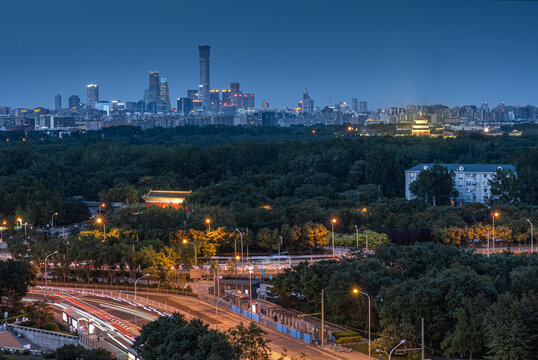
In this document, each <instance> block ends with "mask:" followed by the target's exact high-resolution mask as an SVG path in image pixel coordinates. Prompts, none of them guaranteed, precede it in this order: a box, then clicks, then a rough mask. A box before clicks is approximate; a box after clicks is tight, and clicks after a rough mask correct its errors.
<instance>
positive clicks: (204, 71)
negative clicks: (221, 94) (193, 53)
mask: <svg viewBox="0 0 538 360" xmlns="http://www.w3.org/2000/svg"><path fill="white" fill-rule="evenodd" d="M209 50H210V47H209V46H208V45H202V46H199V47H198V51H199V53H200V86H199V92H198V97H199V98H200V99H201V100H202V108H203V109H207V108H208V107H209V105H210V100H209V90H210V89H211V87H210V76H209Z"/></svg>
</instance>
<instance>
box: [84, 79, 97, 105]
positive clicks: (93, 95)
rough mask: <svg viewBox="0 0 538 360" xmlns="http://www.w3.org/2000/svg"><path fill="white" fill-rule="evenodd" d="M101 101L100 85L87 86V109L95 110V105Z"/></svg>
mask: <svg viewBox="0 0 538 360" xmlns="http://www.w3.org/2000/svg"><path fill="white" fill-rule="evenodd" d="M98 101H99V85H95V84H88V85H86V107H87V108H88V109H95V104H97V102H98Z"/></svg>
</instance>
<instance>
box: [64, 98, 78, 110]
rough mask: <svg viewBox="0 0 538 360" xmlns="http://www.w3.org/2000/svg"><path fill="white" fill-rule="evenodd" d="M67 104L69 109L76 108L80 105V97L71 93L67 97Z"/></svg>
mask: <svg viewBox="0 0 538 360" xmlns="http://www.w3.org/2000/svg"><path fill="white" fill-rule="evenodd" d="M67 105H68V106H69V110H73V109H78V108H79V106H80V98H79V97H78V96H77V95H71V96H70V97H69V98H68V99H67Z"/></svg>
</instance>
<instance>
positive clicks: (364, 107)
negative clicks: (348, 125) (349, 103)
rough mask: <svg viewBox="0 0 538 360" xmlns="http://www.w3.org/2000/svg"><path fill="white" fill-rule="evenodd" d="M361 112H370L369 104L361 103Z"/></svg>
mask: <svg viewBox="0 0 538 360" xmlns="http://www.w3.org/2000/svg"><path fill="white" fill-rule="evenodd" d="M359 112H360V113H363V114H366V113H367V112H368V103H367V102H366V101H361V102H360V103H359Z"/></svg>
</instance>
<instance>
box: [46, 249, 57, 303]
mask: <svg viewBox="0 0 538 360" xmlns="http://www.w3.org/2000/svg"><path fill="white" fill-rule="evenodd" d="M57 252H58V251H55V252H53V253H51V254H48V255H47V256H45V297H46V296H47V294H48V289H49V288H48V286H47V285H48V283H47V259H48V258H49V256H52V255H54V254H56V253H57Z"/></svg>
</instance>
